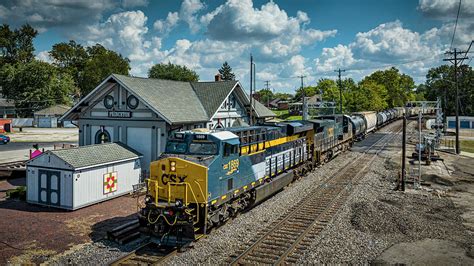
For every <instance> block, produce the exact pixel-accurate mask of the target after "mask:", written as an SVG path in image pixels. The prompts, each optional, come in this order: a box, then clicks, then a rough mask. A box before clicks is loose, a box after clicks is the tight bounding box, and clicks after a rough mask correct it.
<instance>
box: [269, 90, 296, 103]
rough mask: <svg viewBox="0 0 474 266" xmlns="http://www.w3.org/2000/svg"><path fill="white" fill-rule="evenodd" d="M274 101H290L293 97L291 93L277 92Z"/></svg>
mask: <svg viewBox="0 0 474 266" xmlns="http://www.w3.org/2000/svg"><path fill="white" fill-rule="evenodd" d="M273 97H274V99H282V100H283V101H289V100H290V99H291V98H293V95H291V94H289V93H283V92H276V93H274V94H273Z"/></svg>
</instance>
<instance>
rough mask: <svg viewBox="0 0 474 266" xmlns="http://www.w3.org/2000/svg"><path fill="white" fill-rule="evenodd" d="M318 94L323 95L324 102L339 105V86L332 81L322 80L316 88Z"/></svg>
mask: <svg viewBox="0 0 474 266" xmlns="http://www.w3.org/2000/svg"><path fill="white" fill-rule="evenodd" d="M316 88H317V90H318V92H320V93H321V94H322V98H323V101H325V102H335V103H336V105H338V104H339V86H338V85H337V83H336V81H334V80H332V79H320V80H319V81H318V85H317V86H316Z"/></svg>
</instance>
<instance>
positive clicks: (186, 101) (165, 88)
mask: <svg viewBox="0 0 474 266" xmlns="http://www.w3.org/2000/svg"><path fill="white" fill-rule="evenodd" d="M113 76H114V77H115V78H117V79H118V80H119V81H120V82H121V83H123V85H125V86H126V87H127V88H129V89H130V90H131V91H132V92H134V93H135V94H137V96H138V97H140V98H142V99H143V100H144V101H145V102H146V103H147V104H148V105H150V107H151V108H154V109H155V110H156V111H157V112H158V113H160V114H161V115H162V116H164V117H165V118H166V119H168V120H169V121H170V122H171V123H187V122H189V123H191V122H198V121H207V120H209V118H208V116H207V113H206V110H205V109H204V107H203V106H202V104H201V102H200V101H199V100H198V96H197V95H196V93H195V91H194V90H193V87H192V86H191V84H190V83H189V82H182V81H173V80H164V79H151V78H136V77H129V76H123V75H117V74H113Z"/></svg>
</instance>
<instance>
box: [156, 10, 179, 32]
mask: <svg viewBox="0 0 474 266" xmlns="http://www.w3.org/2000/svg"><path fill="white" fill-rule="evenodd" d="M178 21H179V15H178V12H169V13H168V16H167V17H166V19H165V20H163V19H159V20H157V21H155V23H153V28H154V29H155V30H157V31H159V32H161V33H168V32H170V31H171V30H173V28H174V27H175V26H176V25H177V24H178Z"/></svg>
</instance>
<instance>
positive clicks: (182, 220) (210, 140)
mask: <svg viewBox="0 0 474 266" xmlns="http://www.w3.org/2000/svg"><path fill="white" fill-rule="evenodd" d="M348 119H349V117H347V116H334V117H321V118H319V119H314V120H309V121H291V122H284V123H273V124H266V125H262V126H252V127H241V128H230V129H227V130H225V131H212V132H199V131H185V132H175V133H173V134H172V135H171V136H170V137H169V139H168V141H167V145H166V151H165V152H164V153H163V154H162V156H161V157H160V158H159V160H157V161H154V162H152V163H151V166H150V168H151V169H150V170H151V171H150V172H151V175H150V178H149V179H147V188H148V191H147V196H146V198H145V203H146V206H145V207H144V208H142V209H141V211H140V213H139V219H140V223H141V225H142V226H143V228H145V230H147V231H148V233H150V234H152V235H155V236H157V237H163V236H175V237H177V238H178V239H181V240H183V241H187V240H194V239H197V238H199V237H200V236H202V235H204V234H206V233H207V232H208V231H209V230H210V229H211V228H213V227H215V226H216V225H219V224H221V223H223V222H225V221H226V220H228V219H229V218H231V217H233V216H235V215H236V214H237V213H238V212H240V211H242V210H245V209H247V208H250V207H251V206H253V205H255V204H257V203H259V202H261V201H262V200H264V199H266V198H268V197H269V196H271V195H272V194H274V193H276V192H278V191H279V190H281V189H282V188H283V187H285V186H286V185H288V184H289V183H291V182H292V181H293V180H294V179H296V178H298V177H299V176H302V175H303V174H304V173H305V172H307V171H310V170H311V169H313V168H314V167H316V166H317V165H319V164H321V163H324V162H325V161H327V160H328V159H330V158H331V157H332V156H334V155H336V154H337V153H339V152H341V151H344V150H345V149H347V148H349V146H350V145H351V143H352V128H351V123H350V122H349V120H348Z"/></svg>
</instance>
